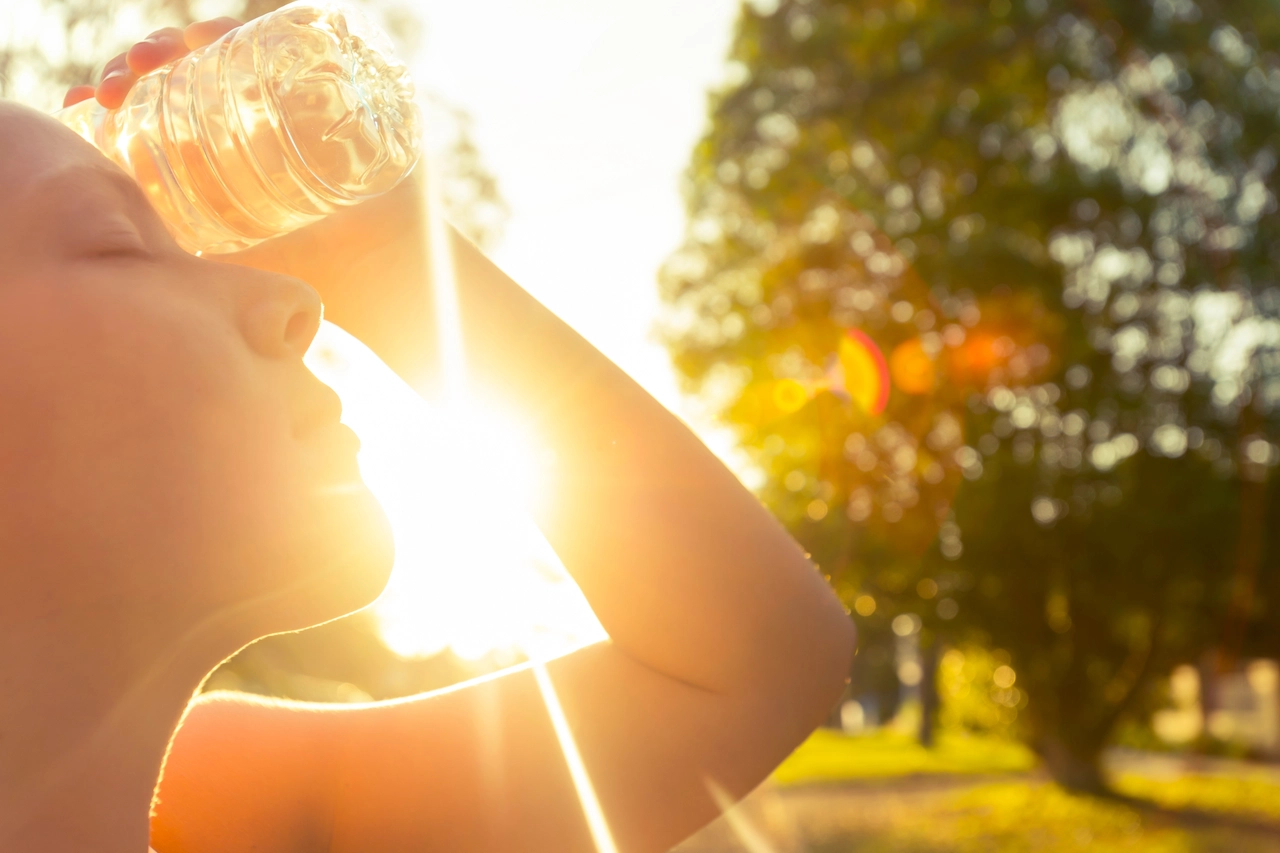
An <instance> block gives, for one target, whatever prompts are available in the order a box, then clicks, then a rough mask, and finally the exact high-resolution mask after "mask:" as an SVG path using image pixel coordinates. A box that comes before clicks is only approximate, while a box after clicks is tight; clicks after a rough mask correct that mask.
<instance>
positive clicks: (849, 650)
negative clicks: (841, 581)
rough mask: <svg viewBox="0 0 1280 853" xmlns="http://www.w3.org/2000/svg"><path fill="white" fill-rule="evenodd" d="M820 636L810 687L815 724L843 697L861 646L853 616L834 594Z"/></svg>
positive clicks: (821, 720)
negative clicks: (855, 654) (856, 654)
mask: <svg viewBox="0 0 1280 853" xmlns="http://www.w3.org/2000/svg"><path fill="white" fill-rule="evenodd" d="M817 639H818V642H817V643H816V648H815V651H814V653H813V657H814V660H813V663H812V667H813V669H812V673H813V679H812V684H811V689H810V692H811V695H812V697H813V714H814V725H815V726H817V725H819V724H820V723H822V722H823V721H824V720H826V719H827V717H828V716H829V715H830V713H831V711H832V709H833V708H834V707H835V706H836V703H837V702H839V701H840V700H841V699H842V698H843V697H844V694H845V690H846V689H847V687H848V685H849V675H850V671H851V669H852V667H853V656H854V652H855V651H856V650H857V646H858V631H857V628H856V627H855V626H854V623H853V619H852V617H850V615H849V614H848V613H846V612H845V610H844V607H842V606H841V605H840V604H839V603H838V602H837V601H836V600H835V597H834V596H832V601H831V607H829V608H828V612H827V613H825V614H824V618H823V620H822V625H821V629H820V630H819V631H818V638H817Z"/></svg>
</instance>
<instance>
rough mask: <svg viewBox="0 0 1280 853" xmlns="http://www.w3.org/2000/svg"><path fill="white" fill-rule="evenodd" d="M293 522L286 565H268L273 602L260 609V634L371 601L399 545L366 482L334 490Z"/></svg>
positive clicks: (324, 618)
mask: <svg viewBox="0 0 1280 853" xmlns="http://www.w3.org/2000/svg"><path fill="white" fill-rule="evenodd" d="M291 527H292V535H289V536H287V537H286V541H285V542H283V543H281V544H282V545H283V547H285V548H286V549H287V551H288V557H287V558H286V559H284V560H283V561H281V562H283V563H284V566H283V567H282V566H280V565H279V564H276V565H275V566H273V567H271V568H269V569H268V570H269V571H272V572H273V574H274V577H273V579H272V582H271V586H272V587H273V588H274V593H271V594H269V596H268V597H269V598H270V599H272V600H273V602H274V604H273V605H272V606H269V607H268V608H267V609H266V612H263V613H262V614H261V615H262V616H263V617H264V618H265V620H266V624H263V625H261V626H260V627H259V628H258V630H257V632H258V633H259V634H275V633H282V632H287V631H298V630H301V629H303V628H310V627H312V626H315V625H320V624H322V623H324V622H329V621H332V620H334V619H338V618H340V617H342V616H346V615H348V614H351V613H354V612H355V611H357V610H360V609H362V608H364V607H367V606H369V605H370V604H372V603H373V602H374V601H375V600H376V599H377V597H378V596H379V595H380V594H381V593H382V590H383V589H384V588H385V587H386V585H387V580H388V579H389V578H390V577H391V567H392V565H393V563H394V562H395V544H394V540H393V539H392V534H391V525H390V523H389V522H388V520H387V516H386V514H385V513H384V512H383V511H382V507H381V505H379V503H378V501H377V499H376V498H375V497H374V496H373V494H372V493H371V492H370V491H369V490H368V489H367V488H366V487H365V486H364V485H363V484H362V483H358V482H356V483H352V484H351V485H350V486H344V487H341V488H339V489H333V490H331V492H330V493H329V494H325V495H323V496H322V503H321V506H319V507H314V506H313V507H312V510H311V512H308V513H306V514H305V520H304V521H303V522H302V523H301V524H297V525H291ZM271 550H274V549H271ZM277 553H279V552H278V551H277ZM264 568H265V567H264ZM282 568H283V569H284V571H283V572H281V569H282Z"/></svg>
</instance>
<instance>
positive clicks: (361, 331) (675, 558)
mask: <svg viewBox="0 0 1280 853" xmlns="http://www.w3.org/2000/svg"><path fill="white" fill-rule="evenodd" d="M421 197H422V185H421V182H420V181H415V182H413V183H411V184H406V185H405V186H404V187H402V188H401V189H399V190H397V191H396V192H395V193H394V194H392V195H391V196H388V197H386V198H383V199H378V200H375V201H374V202H370V203H369V204H371V205H380V206H381V207H382V208H383V209H382V210H380V211H378V212H377V214H378V215H375V216H367V214H368V212H369V211H368V210H367V209H366V210H365V211H363V212H364V213H365V214H366V217H364V218H361V217H357V216H355V215H354V214H355V213H357V212H359V211H358V209H357V210H353V211H348V212H344V213H343V214H339V215H337V216H335V217H331V218H330V219H329V220H325V221H324V222H321V223H318V224H317V225H316V226H312V227H311V228H310V229H306V230H305V231H304V232H300V233H299V234H298V235H291V236H290V237H286V238H284V241H282V242H283V243H284V244H285V245H286V246H288V244H289V242H290V241H294V242H295V243H296V245H294V246H292V247H291V251H289V252H287V253H284V254H285V256H286V257H287V258H289V259H290V260H289V263H288V264H287V265H284V267H283V270H282V271H285V272H289V273H292V274H294V275H297V276H298V277H300V278H303V279H304V280H307V281H309V282H311V283H312V284H314V285H316V286H317V288H318V289H319V290H320V291H321V294H322V296H323V297H324V299H325V303H326V316H328V317H329V318H330V319H331V320H333V321H334V322H335V323H337V324H338V325H340V326H342V327H343V328H345V329H347V331H350V332H352V333H353V334H355V335H356V336H357V337H360V338H361V339H362V340H363V341H364V342H365V343H366V344H368V345H369V346H371V347H372V348H373V349H374V351H375V352H377V353H378V354H379V355H380V356H381V357H382V358H383V359H384V360H385V361H387V363H388V364H390V365H391V366H392V367H393V368H394V369H395V370H396V371H397V372H399V373H400V374H401V376H403V377H405V378H406V379H407V380H408V381H410V383H411V384H414V385H415V386H417V387H419V388H428V387H430V386H431V385H432V379H431V378H432V376H433V375H434V374H435V373H436V365H437V363H438V361H437V353H436V351H435V341H436V340H438V338H437V335H436V334H435V332H434V325H435V323H436V318H435V317H434V312H433V305H434V303H435V300H434V299H433V297H432V293H431V284H430V281H429V275H428V270H429V269H430V266H431V265H430V263H429V258H428V256H427V250H426V246H425V245H424V240H423V237H422V235H423V234H425V228H423V227H421V222H422V219H421V212H420V211H421V207H420V203H421ZM371 222H381V223H387V225H384V227H383V228H381V229H379V228H376V227H370V225H369V223H371ZM390 223H394V226H392V225H390ZM392 227H398V228H402V229H405V230H404V231H403V232H402V233H400V234H395V233H394V231H392V232H391V233H390V235H388V233H386V232H387V231H388V229H389V228H392ZM450 233H451V234H452V233H453V232H451V231H450ZM265 248H266V249H267V253H266V254H265V255H263V254H261V253H258V254H257V255H256V256H255V253H254V252H250V253H246V255H245V256H244V260H246V261H247V262H250V263H256V264H257V265H265V266H273V267H274V268H278V269H279V268H281V264H279V262H278V260H277V259H278V258H279V257H280V255H281V253H280V252H279V251H278V249H274V250H273V249H272V248H271V247H269V246H268V247H265ZM452 254H453V261H454V268H455V270H456V279H457V290H458V301H459V307H460V314H461V325H462V337H463V341H464V346H465V355H466V364H467V370H468V374H469V377H470V379H471V381H473V382H475V383H476V384H477V385H479V386H481V387H482V388H483V389H484V390H485V391H486V392H488V393H491V394H493V395H494V396H495V397H497V398H498V399H500V400H502V401H503V403H504V404H505V405H506V406H507V407H508V408H512V409H515V410H516V411H518V412H519V413H520V414H521V415H523V416H524V417H525V418H527V419H528V421H529V423H530V424H531V425H532V427H533V429H534V432H535V434H536V436H537V438H538V440H539V441H540V443H541V444H542V446H543V447H544V448H546V449H548V450H549V451H551V454H552V456H553V458H554V464H553V465H552V466H550V470H549V471H548V481H547V483H546V484H545V491H544V494H543V495H542V497H541V499H540V500H539V509H538V514H537V518H536V521H537V522H538V524H539V526H540V527H541V528H542V530H543V532H544V534H545V535H546V536H547V538H548V540H549V541H550V543H551V544H552V546H553V547H554V548H555V550H556V551H557V553H558V554H559V555H560V557H561V559H562V560H563V561H564V563H565V565H566V567H567V568H568V570H569V572H570V573H571V574H572V575H573V576H574V578H575V579H576V580H577V582H578V583H579V585H580V586H581V587H582V589H583V591H584V593H585V594H586V596H587V599H588V601H590V603H591V606H592V607H593V609H594V610H595V611H596V613H597V615H598V616H599V618H600V620H601V622H602V623H603V624H604V626H605V628H606V630H608V632H609V634H610V635H611V636H612V638H613V640H614V642H615V643H617V644H618V645H619V647H620V648H621V649H623V650H624V651H626V652H627V653H628V654H631V655H633V656H634V657H636V658H637V659H638V660H640V661H641V662H643V663H645V664H648V665H650V666H652V667H654V668H656V669H658V670H660V671H661V672H663V673H666V674H669V675H671V676H673V677H675V678H678V679H681V680H683V681H687V682H689V683H691V684H695V685H698V686H701V687H705V688H708V689H713V690H734V689H739V688H746V687H749V686H751V685H773V688H774V689H776V687H777V685H778V684H780V683H782V684H790V683H792V682H800V683H803V681H804V679H805V678H806V677H807V678H808V679H810V680H813V676H814V675H815V674H814V673H813V672H812V671H808V672H806V670H808V669H809V668H810V667H814V666H819V667H820V666H823V665H824V664H825V665H828V666H831V667H833V668H837V669H838V668H842V667H844V666H845V663H846V661H847V656H848V654H850V653H851V648H852V626H851V624H850V622H849V620H848V618H847V616H846V614H845V613H844V611H843V609H842V608H841V607H840V606H839V604H838V603H837V602H836V601H835V599H834V597H833V596H832V594H831V593H830V591H829V590H828V588H827V586H826V584H825V583H824V582H823V581H822V579H821V577H820V576H819V575H818V574H817V572H816V571H815V570H814V568H813V567H812V565H811V564H810V563H809V562H808V561H807V559H806V558H805V555H804V554H803V553H802V552H801V551H800V549H799V548H798V547H797V546H796V544H795V543H794V541H793V540H792V539H791V537H790V536H788V535H787V533H786V532H785V531H784V530H783V529H782V528H781V526H780V525H779V524H778V523H777V522H776V521H775V520H774V519H773V518H772V516H770V515H769V513H768V512H767V511H766V510H765V509H764V508H763V507H761V506H760V504H759V503H758V501H757V500H756V499H755V498H754V497H753V496H752V495H751V494H750V493H749V492H747V491H746V490H745V489H744V488H743V487H742V486H741V485H740V484H739V483H738V482H737V480H736V479H735V478H734V477H733V475H732V474H731V473H730V472H729V471H727V470H726V469H725V468H724V466H723V465H722V464H721V463H720V462H719V460H717V459H716V458H715V457H714V455H713V454H711V453H710V452H709V451H708V450H707V449H706V447H704V446H703V445H702V444H701V442H699V441H698V439H697V438H696V437H695V436H694V435H693V434H692V433H691V432H690V431H689V430H688V429H687V428H686V427H685V426H684V425H683V424H681V423H680V422H679V420H678V419H676V418H675V417H674V416H672V415H671V414H670V413H669V412H668V411H666V409H664V408H663V407H662V406H661V405H660V404H658V403H657V402H656V401H655V400H653V399H652V398H651V397H650V396H649V395H648V394H647V393H645V392H644V391H643V390H642V389H641V388H640V387H639V386H638V385H637V384H636V383H635V382H633V381H632V380H631V379H630V378H629V377H628V376H627V375H626V374H625V373H624V372H623V371H621V370H620V369H619V368H618V367H616V366H615V365H614V364H612V363H611V362H610V361H609V360H608V359H606V358H605V357H604V356H603V355H601V354H600V353H599V352H598V351H597V350H596V349H595V348H594V347H592V346H591V345H590V344H588V343H587V342H586V341H585V340H583V339H582V338H581V337H580V336H579V335H577V334H576V333H575V332H573V331H572V330H571V329H570V328H568V326H567V325H565V324H564V323H563V322H562V321H561V320H560V319H559V318H557V317H556V316H555V315H554V314H552V313H551V312H550V311H548V310H547V309H546V308H545V307H543V306H542V305H541V304H540V303H538V302H537V300H535V299H533V298H532V297H531V296H530V295H529V294H528V293H526V292H525V291H524V290H523V289H521V288H520V287H519V286H517V285H516V284H515V283H514V282H512V281H511V280H510V279H509V278H507V276H505V275H504V274H503V273H502V272H501V271H500V270H498V269H497V267H496V266H494V264H493V263H492V262H491V261H489V260H488V259H487V258H486V257H484V256H483V254H481V253H480V252H479V251H478V250H477V249H476V248H475V247H474V246H472V245H471V244H470V243H469V242H468V241H466V240H465V239H464V238H461V237H459V236H457V235H454V236H453V242H452ZM601 286H608V285H607V284H606V283H602V285H601ZM819 680H821V681H822V682H823V683H829V682H830V679H819Z"/></svg>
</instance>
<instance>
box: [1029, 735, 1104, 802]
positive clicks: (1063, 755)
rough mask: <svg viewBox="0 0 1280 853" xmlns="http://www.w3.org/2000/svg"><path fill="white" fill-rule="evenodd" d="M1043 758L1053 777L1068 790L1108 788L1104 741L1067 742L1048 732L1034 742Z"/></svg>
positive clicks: (1087, 791) (1088, 791)
mask: <svg viewBox="0 0 1280 853" xmlns="http://www.w3.org/2000/svg"><path fill="white" fill-rule="evenodd" d="M1035 747H1036V752H1038V753H1039V754H1040V758H1041V759H1042V760H1043V761H1044V766H1045V769H1046V770H1048V771H1049V775H1050V776H1052V777H1053V780H1054V781H1055V782H1057V783H1058V784H1059V785H1061V786H1062V787H1064V788H1066V789H1067V790H1069V791H1079V792H1080V793H1084V794H1105V793H1107V792H1108V787H1107V782H1106V778H1105V777H1104V776H1103V773H1102V744H1101V743H1100V742H1099V743H1098V744H1097V745H1086V744H1078V743H1076V744H1068V743H1067V742H1066V741H1064V740H1062V739H1061V738H1058V737H1054V736H1052V735H1047V736H1045V737H1042V738H1040V739H1039V741H1038V742H1037V743H1036V745H1035Z"/></svg>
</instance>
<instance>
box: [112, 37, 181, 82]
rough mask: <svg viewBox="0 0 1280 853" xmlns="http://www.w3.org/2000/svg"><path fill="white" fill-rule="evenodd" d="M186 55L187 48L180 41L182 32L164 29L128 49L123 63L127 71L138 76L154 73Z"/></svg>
mask: <svg viewBox="0 0 1280 853" xmlns="http://www.w3.org/2000/svg"><path fill="white" fill-rule="evenodd" d="M186 53H187V46H186V44H185V43H184V42H183V40H182V30H180V29H178V28H177V27H165V28H164V29H163V30H156V31H155V32H154V33H152V34H151V35H149V36H147V37H146V38H145V39H143V40H142V41H140V42H138V43H137V44H135V45H134V46H133V47H131V48H129V52H128V53H126V54H125V62H126V63H128V65H129V70H130V71H132V72H133V73H134V74H137V75H138V76H142V75H143V74H146V73H147V72H148V71H154V70H156V69H157V68H159V67H161V66H162V65H166V64H168V63H170V62H172V61H173V60H175V59H177V58H178V57H180V56H184V55H186Z"/></svg>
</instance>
